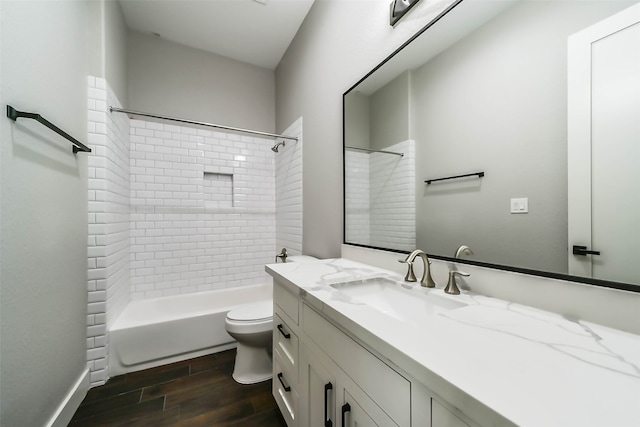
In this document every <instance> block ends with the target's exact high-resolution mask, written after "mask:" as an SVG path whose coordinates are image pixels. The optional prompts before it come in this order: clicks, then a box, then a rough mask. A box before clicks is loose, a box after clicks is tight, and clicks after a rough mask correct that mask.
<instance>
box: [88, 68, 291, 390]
mask: <svg viewBox="0 0 640 427" xmlns="http://www.w3.org/2000/svg"><path fill="white" fill-rule="evenodd" d="M88 86H89V88H88V95H89V98H88V118H89V122H88V130H89V136H88V142H89V145H90V146H91V148H92V150H93V151H92V153H91V154H90V155H89V160H88V162H89V163H88V164H89V194H88V199H89V240H88V257H89V259H88V278H89V280H88V298H89V306H88V316H87V359H88V365H89V368H90V371H91V385H92V386H97V385H100V384H103V383H104V382H105V381H106V380H107V379H108V350H107V347H108V333H107V331H108V329H109V326H110V325H111V324H112V323H113V321H114V320H115V319H116V318H117V317H118V315H119V314H120V313H121V312H122V310H123V309H124V307H125V306H126V304H127V303H128V302H129V300H131V299H134V298H151V297H155V296H164V295H172V294H178V293H189V292H198V291H206V290H214V289H220V288H225V287H231V286H243V285H249V284H254V283H264V282H267V281H270V280H271V278H270V277H269V276H268V275H267V274H266V273H265V272H264V264H267V263H271V262H273V261H274V256H275V254H276V241H277V242H278V246H282V245H284V246H285V247H287V249H288V250H290V252H291V253H292V254H296V253H300V252H301V249H302V119H301V118H300V119H299V120H298V121H296V122H295V123H294V124H293V125H292V126H291V127H290V128H289V129H287V131H286V132H285V133H286V134H288V135H293V136H297V137H298V138H299V141H298V142H295V143H294V142H292V143H287V145H286V148H285V147H281V148H280V151H279V153H277V154H276V153H273V152H272V151H271V150H270V148H271V147H272V146H273V144H274V141H273V140H271V139H270V138H269V139H264V138H251V137H246V136H241V135H237V134H233V133H221V132H211V131H208V130H201V129H194V128H188V127H179V126H174V125H170V124H163V123H157V122H150V121H142V120H130V119H129V118H128V117H127V115H126V114H121V113H111V112H109V106H114V107H120V106H121V104H120V102H119V101H118V100H117V98H116V97H115V95H114V93H113V91H112V90H111V89H110V88H109V85H108V83H107V82H106V81H105V80H104V79H100V78H94V77H90V78H89V82H88ZM275 159H278V171H277V173H276V170H275V164H276V161H275ZM276 175H277V176H278V185H277V186H276ZM276 188H278V191H277V196H276ZM276 199H277V202H276ZM276 203H277V206H278V215H277V218H278V220H277V221H278V226H277V230H276ZM276 235H277V237H276ZM278 250H279V249H278Z"/></svg>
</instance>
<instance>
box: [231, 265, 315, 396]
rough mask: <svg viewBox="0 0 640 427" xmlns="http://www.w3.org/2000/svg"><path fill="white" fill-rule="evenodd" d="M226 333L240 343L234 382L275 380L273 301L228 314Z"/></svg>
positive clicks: (255, 303)
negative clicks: (273, 378)
mask: <svg viewBox="0 0 640 427" xmlns="http://www.w3.org/2000/svg"><path fill="white" fill-rule="evenodd" d="M315 261H318V259H317V258H314V257H310V256H303V255H301V256H290V257H288V258H287V262H302V263H304V262H315ZM225 326H226V329H227V333H228V334H229V335H231V336H232V337H233V338H235V340H236V341H238V348H237V352H236V362H235V366H234V367H233V379H234V380H236V381H237V382H239V383H240V384H254V383H259V382H261V381H266V380H268V379H270V378H271V377H272V376H273V366H272V357H271V353H272V351H273V346H272V341H273V338H272V337H273V335H272V334H273V299H269V300H265V301H260V302H254V303H249V304H245V305H242V306H240V307H238V308H236V309H233V310H231V311H229V312H228V313H227V318H226V319H225Z"/></svg>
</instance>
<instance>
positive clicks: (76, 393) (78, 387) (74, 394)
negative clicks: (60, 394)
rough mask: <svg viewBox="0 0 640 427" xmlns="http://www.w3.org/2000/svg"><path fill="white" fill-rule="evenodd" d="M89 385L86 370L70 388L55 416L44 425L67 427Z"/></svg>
mask: <svg viewBox="0 0 640 427" xmlns="http://www.w3.org/2000/svg"><path fill="white" fill-rule="evenodd" d="M90 384H91V380H90V376H89V368H87V369H85V370H84V371H83V372H82V374H81V375H80V377H79V378H78V380H77V381H76V383H75V384H74V385H73V387H71V390H69V393H67V395H66V396H65V398H64V400H63V401H62V402H61V403H60V406H58V409H57V410H56V412H55V414H53V416H52V417H51V419H50V420H49V422H48V423H47V424H46V425H47V427H67V426H68V425H69V422H70V421H71V418H73V414H75V413H76V410H77V409H78V407H79V406H80V404H81V403H82V400H83V399H84V397H85V396H86V395H87V392H88V391H89V386H90Z"/></svg>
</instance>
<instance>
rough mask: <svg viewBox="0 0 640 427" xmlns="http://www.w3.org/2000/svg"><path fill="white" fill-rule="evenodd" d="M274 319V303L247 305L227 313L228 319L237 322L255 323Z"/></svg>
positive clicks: (265, 302)
mask: <svg viewBox="0 0 640 427" xmlns="http://www.w3.org/2000/svg"><path fill="white" fill-rule="evenodd" d="M270 317H273V301H271V300H269V301H260V302H254V303H251V304H245V305H242V306H241V307H238V308H236V309H233V310H231V311H230V312H229V313H227V318H228V319H230V320H235V321H241V322H242V321H244V322H249V321H255V320H264V319H268V318H270Z"/></svg>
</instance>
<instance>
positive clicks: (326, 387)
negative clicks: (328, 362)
mask: <svg viewBox="0 0 640 427" xmlns="http://www.w3.org/2000/svg"><path fill="white" fill-rule="evenodd" d="M329 390H333V384H331V383H330V382H328V383H326V384H325V385H324V427H333V421H331V419H330V418H329V414H328V411H329Z"/></svg>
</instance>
